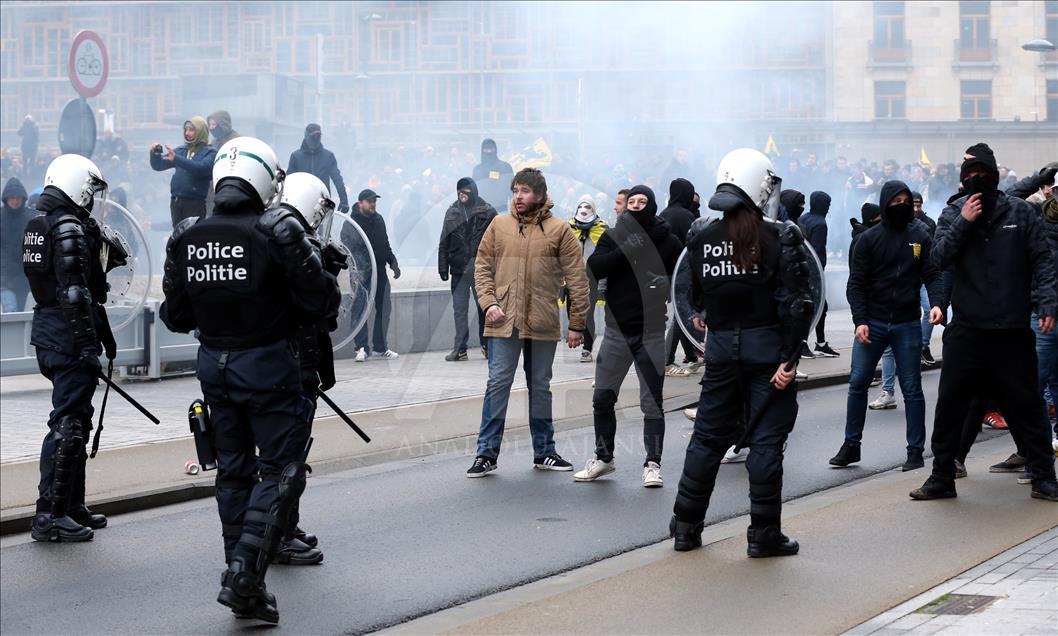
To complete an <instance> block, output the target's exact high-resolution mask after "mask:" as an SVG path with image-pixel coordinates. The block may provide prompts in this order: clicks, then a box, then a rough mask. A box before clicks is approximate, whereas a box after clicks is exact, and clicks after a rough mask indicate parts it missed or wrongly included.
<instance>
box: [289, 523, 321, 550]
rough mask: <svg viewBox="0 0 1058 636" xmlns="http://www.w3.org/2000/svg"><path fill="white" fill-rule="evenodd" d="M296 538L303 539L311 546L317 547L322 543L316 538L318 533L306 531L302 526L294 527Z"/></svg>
mask: <svg viewBox="0 0 1058 636" xmlns="http://www.w3.org/2000/svg"><path fill="white" fill-rule="evenodd" d="M294 538H295V539H297V540H298V541H301V542H302V543H304V544H305V545H307V546H309V547H310V548H315V547H316V546H318V545H319V544H320V540H319V539H317V538H316V535H314V534H312V533H311V532H305V531H304V530H302V529H301V528H300V527H295V528H294Z"/></svg>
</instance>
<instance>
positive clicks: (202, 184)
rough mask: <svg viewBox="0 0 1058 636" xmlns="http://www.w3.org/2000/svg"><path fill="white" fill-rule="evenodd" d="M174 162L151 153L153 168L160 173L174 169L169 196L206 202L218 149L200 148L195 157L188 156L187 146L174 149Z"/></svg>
mask: <svg viewBox="0 0 1058 636" xmlns="http://www.w3.org/2000/svg"><path fill="white" fill-rule="evenodd" d="M173 154H174V155H176V156H175V157H173V160H172V161H166V160H165V159H164V158H163V157H162V155H156V154H154V153H153V152H152V153H151V155H150V157H151V168H153V169H154V170H156V171H158V172H164V171H166V170H170V169H173V170H174V172H173V178H172V179H170V180H169V196H172V197H178V198H181V199H195V200H197V201H205V200H206V196H207V195H208V194H209V190H210V184H211V183H212V182H213V162H214V160H215V159H216V158H217V149H216V148H213V147H211V146H200V147H199V148H198V149H197V151H196V152H195V153H194V154H193V156H191V157H188V156H187V145H183V146H179V147H177V148H173Z"/></svg>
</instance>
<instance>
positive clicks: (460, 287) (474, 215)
mask: <svg viewBox="0 0 1058 636" xmlns="http://www.w3.org/2000/svg"><path fill="white" fill-rule="evenodd" d="M494 218H496V210H495V209H494V208H493V207H492V206H491V205H489V204H488V202H487V201H485V200H484V199H482V198H481V197H480V196H478V186H477V184H476V183H475V182H474V180H473V179H471V178H470V177H463V178H462V179H460V180H459V181H457V182H456V200H455V201H454V202H453V203H452V205H450V206H448V211H446V212H445V218H444V223H443V224H442V225H441V241H440V243H439V244H438V246H437V273H438V275H440V277H441V280H443V281H447V280H449V276H451V288H452V315H453V317H454V319H455V324H456V339H455V346H454V347H453V348H452V352H451V353H449V354H448V355H446V356H445V360H447V361H448V362H460V361H464V360H466V359H467V341H468V340H469V339H470V327H469V325H468V321H469V317H468V314H467V305H468V303H469V302H470V298H471V293H472V292H473V294H474V297H475V298H476V297H477V292H476V290H475V289H474V258H475V256H477V253H478V245H479V244H481V237H482V236H483V235H484V234H485V230H486V229H487V228H488V227H489V223H491V222H492V219H494ZM474 306H475V307H477V310H478V342H479V343H480V344H481V353H482V355H483V356H485V357H488V350H487V346H486V344H485V336H484V333H485V312H483V311H482V310H481V307H480V306H478V304H477V302H476V301H475V302H474Z"/></svg>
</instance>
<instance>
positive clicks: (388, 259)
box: [342, 188, 400, 362]
mask: <svg viewBox="0 0 1058 636" xmlns="http://www.w3.org/2000/svg"><path fill="white" fill-rule="evenodd" d="M381 198H382V197H380V196H379V195H378V194H376V193H375V191H374V190H371V189H370V188H368V189H366V190H361V191H360V194H359V195H358V196H357V197H356V203H355V204H354V205H353V210H352V213H351V214H350V215H349V216H350V217H351V218H352V219H353V221H354V222H356V224H357V225H359V226H360V229H361V230H363V231H364V234H366V235H367V240H368V242H369V243H371V251H373V252H374V253H375V280H376V287H375V320H374V323H373V324H372V327H371V341H372V348H373V349H374V353H375V354H376V355H378V356H381V357H382V358H383V359H386V360H395V359H397V358H398V357H400V355H399V354H398V353H397V352H396V351H393V350H392V349H390V348H389V346H388V345H387V344H386V332H387V331H388V330H389V313H390V311H391V309H392V303H391V302H390V297H389V294H390V284H389V276H388V275H387V274H386V265H389V268H390V269H391V270H393V280H396V279H398V278H400V265H399V264H398V263H397V255H396V254H394V253H393V248H392V246H390V243H389V232H388V231H387V230H386V220H385V219H383V218H382V215H381V214H379V213H378V200H379V199H381ZM350 231H352V230H350V229H349V228H343V229H342V243H343V244H345V245H354V244H355V243H356V241H357V239H356V237H353V236H348V235H347V234H348V232H350ZM354 346H355V347H356V357H355V358H353V359H354V360H355V361H356V362H365V361H366V360H367V358H368V356H369V355H370V352H369V351H368V348H367V323H366V322H365V323H364V326H363V327H361V328H360V331H358V332H356V336H354Z"/></svg>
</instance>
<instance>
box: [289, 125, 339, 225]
mask: <svg viewBox="0 0 1058 636" xmlns="http://www.w3.org/2000/svg"><path fill="white" fill-rule="evenodd" d="M294 172H308V173H309V174H313V175H315V176H316V177H317V178H318V179H319V180H320V181H322V182H323V184H324V185H325V186H327V191H328V192H330V191H331V182H332V181H333V182H334V187H335V189H336V190H338V205H340V206H344V207H343V209H345V208H348V207H349V194H348V193H347V192H346V191H345V180H344V179H342V172H341V171H340V170H339V169H338V160H337V159H335V158H334V153H333V152H331V151H330V150H327V149H326V148H324V147H323V144H321V143H318V142H317V144H315V145H314V144H312V143H310V142H309V139H308V137H307V136H306V138H305V139H304V140H302V142H301V148H299V149H297V150H295V151H294V152H292V153H290V161H289V162H288V163H287V174H292V173H294Z"/></svg>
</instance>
